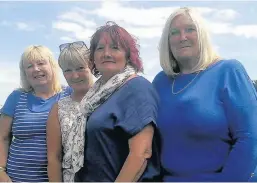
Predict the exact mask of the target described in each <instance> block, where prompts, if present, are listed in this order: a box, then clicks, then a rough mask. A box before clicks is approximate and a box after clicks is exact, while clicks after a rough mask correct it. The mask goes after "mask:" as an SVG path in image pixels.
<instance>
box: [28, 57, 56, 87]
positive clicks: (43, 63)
mask: <svg viewBox="0 0 257 183" xmlns="http://www.w3.org/2000/svg"><path fill="white" fill-rule="evenodd" d="M23 67H24V71H25V74H26V78H27V81H28V83H29V84H30V85H31V87H32V88H34V89H35V88H37V87H42V86H48V85H51V84H52V80H53V71H52V67H51V65H50V63H49V61H47V60H36V61H34V60H33V61H32V60H25V61H24V62H23Z"/></svg>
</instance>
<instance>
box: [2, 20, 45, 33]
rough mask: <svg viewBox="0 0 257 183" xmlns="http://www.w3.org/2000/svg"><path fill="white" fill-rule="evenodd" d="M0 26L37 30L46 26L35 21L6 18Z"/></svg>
mask: <svg viewBox="0 0 257 183" xmlns="http://www.w3.org/2000/svg"><path fill="white" fill-rule="evenodd" d="M0 26H4V27H15V28H17V29H18V30H21V31H35V30H36V29H39V28H44V27H45V26H44V25H42V24H39V23H34V22H10V21H6V20H3V21H2V22H0Z"/></svg>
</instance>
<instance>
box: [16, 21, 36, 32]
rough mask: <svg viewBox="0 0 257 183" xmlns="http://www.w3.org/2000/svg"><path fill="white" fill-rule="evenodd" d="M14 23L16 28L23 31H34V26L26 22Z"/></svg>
mask: <svg viewBox="0 0 257 183" xmlns="http://www.w3.org/2000/svg"><path fill="white" fill-rule="evenodd" d="M15 25H16V26H17V28H18V29H19V30H23V31H34V30H35V28H34V27H31V26H29V25H28V24H27V23H24V22H17V23H15Z"/></svg>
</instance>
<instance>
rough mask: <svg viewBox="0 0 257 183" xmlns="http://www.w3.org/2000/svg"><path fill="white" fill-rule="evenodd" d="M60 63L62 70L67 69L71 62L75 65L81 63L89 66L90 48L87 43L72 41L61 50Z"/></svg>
mask: <svg viewBox="0 0 257 183" xmlns="http://www.w3.org/2000/svg"><path fill="white" fill-rule="evenodd" d="M58 64H59V66H60V67H61V69H62V70H64V69H67V68H68V65H69V64H71V65H73V66H75V67H76V66H81V65H86V66H88V64H89V49H88V48H87V46H86V44H83V45H80V44H76V42H75V43H71V44H70V45H68V46H67V47H66V48H64V49H63V50H62V51H61V52H60V55H59V58H58Z"/></svg>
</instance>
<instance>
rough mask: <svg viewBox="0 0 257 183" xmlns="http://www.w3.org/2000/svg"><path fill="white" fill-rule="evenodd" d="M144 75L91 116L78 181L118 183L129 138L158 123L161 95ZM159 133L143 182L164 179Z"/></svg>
mask: <svg viewBox="0 0 257 183" xmlns="http://www.w3.org/2000/svg"><path fill="white" fill-rule="evenodd" d="M157 96H158V95H157V93H156V91H155V89H154V88H153V86H152V84H151V83H150V82H149V81H147V80H146V79H145V78H143V77H135V78H133V79H131V80H129V81H128V82H126V83H125V84H124V85H123V86H122V87H121V88H120V89H119V90H118V91H116V92H115V93H114V94H112V96H110V98H109V99H108V100H107V101H105V102H104V103H103V104H102V105H101V106H100V107H99V108H97V109H96V110H95V111H94V112H93V113H92V115H91V116H90V117H89V119H88V122H87V128H86V145H85V151H84V152H85V156H84V160H85V161H84V167H83V168H82V169H81V170H80V171H79V172H78V173H77V174H76V177H75V181H76V182H77V181H82V182H114V181H115V179H116V178H117V176H118V175H119V172H120V170H121V169H122V166H123V164H124V163H125V161H126V158H127V156H128V154H129V145H128V141H129V139H130V138H131V137H132V136H134V135H136V134H137V133H139V132H140V131H141V130H142V129H143V128H144V127H145V126H146V125H148V124H152V125H153V126H155V121H156V118H157V108H158V97H157ZM156 138H157V133H156V135H155V136H154V138H153V145H152V157H151V158H150V159H149V160H148V161H147V167H146V170H145V172H144V173H143V175H142V176H141V177H140V179H139V181H156V182H158V181H160V179H159V176H160V157H159V153H158V147H157V141H156V140H157V139H156Z"/></svg>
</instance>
